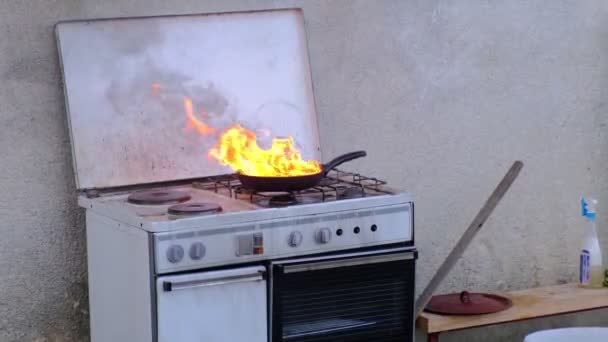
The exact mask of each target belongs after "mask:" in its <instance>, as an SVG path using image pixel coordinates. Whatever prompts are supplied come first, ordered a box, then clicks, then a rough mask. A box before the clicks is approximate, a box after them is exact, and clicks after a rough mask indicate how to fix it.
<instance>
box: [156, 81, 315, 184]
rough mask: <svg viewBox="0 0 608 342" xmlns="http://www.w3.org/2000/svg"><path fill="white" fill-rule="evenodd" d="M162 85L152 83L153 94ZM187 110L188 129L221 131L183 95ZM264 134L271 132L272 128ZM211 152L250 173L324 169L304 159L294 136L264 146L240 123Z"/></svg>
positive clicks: (211, 133)
mask: <svg viewBox="0 0 608 342" xmlns="http://www.w3.org/2000/svg"><path fill="white" fill-rule="evenodd" d="M161 88H162V86H161V85H160V84H158V83H154V84H152V94H153V95H155V96H157V95H158V93H159V91H160V90H161ZM184 110H185V112H186V117H187V126H186V130H196V131H197V132H198V133H199V134H201V135H203V136H217V135H218V130H217V129H216V128H215V127H213V126H211V125H209V124H208V123H206V122H204V120H205V121H206V120H209V115H208V114H207V113H206V112H204V111H201V112H200V115H199V117H200V118H202V119H203V120H201V119H199V117H197V116H196V115H195V110H194V105H193V104H192V100H191V99H190V98H188V97H184ZM264 134H268V135H270V132H264ZM208 155H209V157H211V158H215V159H217V160H218V161H219V162H220V163H221V164H223V165H228V166H230V167H231V168H232V169H233V170H234V171H236V172H239V173H242V174H246V175H249V176H266V177H289V176H302V175H310V174H315V173H319V172H321V171H322V167H321V165H320V164H319V163H318V162H317V161H316V160H303V159H302V155H301V153H300V151H299V150H298V149H297V148H296V147H295V142H294V139H293V137H291V136H289V137H287V138H274V139H273V140H272V145H271V147H270V148H269V149H263V148H261V147H259V146H258V144H257V136H256V134H255V132H254V131H252V130H249V129H247V128H245V127H243V126H241V125H240V124H234V125H232V126H230V127H229V128H228V129H226V130H225V131H223V132H222V134H221V136H219V138H218V141H217V143H216V144H215V146H214V147H213V148H212V149H211V150H210V151H209V153H208Z"/></svg>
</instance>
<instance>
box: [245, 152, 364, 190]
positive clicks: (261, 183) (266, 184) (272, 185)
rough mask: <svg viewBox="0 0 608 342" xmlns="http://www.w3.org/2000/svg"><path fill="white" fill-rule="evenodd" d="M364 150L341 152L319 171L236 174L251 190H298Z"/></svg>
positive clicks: (305, 187)
mask: <svg viewBox="0 0 608 342" xmlns="http://www.w3.org/2000/svg"><path fill="white" fill-rule="evenodd" d="M366 155H367V153H366V152H365V151H356V152H350V153H346V154H343V155H341V156H338V157H336V158H334V159H332V160H331V161H330V162H329V163H326V164H322V165H321V172H318V173H313V174H310V175H303V176H286V177H268V176H249V175H245V174H242V173H239V174H238V177H239V180H240V181H241V184H242V185H243V187H245V188H247V189H249V190H253V191H299V190H304V189H308V188H312V187H313V186H315V185H317V184H318V183H319V182H320V181H321V179H323V177H325V175H327V173H328V172H329V171H331V170H332V169H334V168H336V167H337V166H338V165H341V164H343V163H346V162H347V161H351V160H353V159H357V158H362V157H365V156H366Z"/></svg>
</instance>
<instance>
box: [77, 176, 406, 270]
mask: <svg viewBox="0 0 608 342" xmlns="http://www.w3.org/2000/svg"><path fill="white" fill-rule="evenodd" d="M79 203H80V205H81V206H83V207H85V208H88V209H89V210H92V211H94V212H97V213H99V214H101V215H103V216H107V217H112V218H114V219H116V220H118V221H120V222H123V223H124V224H127V225H129V226H133V227H137V228H139V229H142V230H144V231H146V232H149V233H152V234H153V236H154V249H155V254H154V255H155V271H156V272H157V273H159V274H162V273H169V272H175V271H182V270H188V269H197V268H202V267H211V266H217V265H227V264H236V263H242V262H249V261H255V260H265V259H276V258H282V257H290V256H295V255H306V254H315V253H323V252H331V251H338V250H344V249H352V248H360V247H365V246H375V245H383V244H391V243H400V242H404V241H412V234H413V231H412V223H411V222H412V203H411V198H410V196H409V194H407V193H393V192H391V190H388V189H386V188H385V186H384V182H382V181H380V180H378V179H375V178H369V177H363V176H361V175H360V174H355V173H348V172H343V171H334V172H331V173H330V174H329V175H328V177H326V178H325V179H324V181H323V182H322V184H321V185H319V186H317V187H314V188H311V189H308V190H304V191H299V192H293V193H289V192H285V193H282V192H281V193H261V192H255V191H249V190H247V189H245V188H242V187H241V186H240V183H239V181H238V179H237V178H236V177H235V176H233V175H226V176H221V177H213V178H210V179H206V180H199V181H197V182H193V183H190V184H185V185H174V186H161V187H153V188H150V189H145V190H134V191H126V192H119V193H109V194H107V195H106V194H103V195H102V194H100V193H99V192H97V191H95V192H93V194H91V193H89V196H86V195H85V196H81V197H80V200H79ZM394 222H401V223H402V224H400V225H395V224H394Z"/></svg>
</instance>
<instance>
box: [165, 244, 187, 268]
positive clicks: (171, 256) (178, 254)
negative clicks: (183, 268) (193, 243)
mask: <svg viewBox="0 0 608 342" xmlns="http://www.w3.org/2000/svg"><path fill="white" fill-rule="evenodd" d="M183 258H184V248H183V247H182V246H180V245H171V246H169V248H168V249H167V260H169V262H170V263H172V264H176V263H178V262H180V261H182V259H183Z"/></svg>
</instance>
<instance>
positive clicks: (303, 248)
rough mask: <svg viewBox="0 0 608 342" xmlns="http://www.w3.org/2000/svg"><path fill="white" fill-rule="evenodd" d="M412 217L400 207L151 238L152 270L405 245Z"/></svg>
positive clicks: (409, 206)
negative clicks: (397, 244)
mask: <svg viewBox="0 0 608 342" xmlns="http://www.w3.org/2000/svg"><path fill="white" fill-rule="evenodd" d="M412 211H413V207H412V204H411V203H401V204H395V205H388V206H382V207H375V208H369V209H365V210H357V211H347V212H334V213H324V214H319V215H306V216H300V217H290V218H283V219H274V220H261V221H258V222H252V223H249V224H244V225H233V226H230V227H225V229H221V228H214V229H212V230H210V229H195V230H192V231H188V232H179V233H173V234H165V233H163V234H155V240H154V244H155V249H156V253H155V256H156V260H155V261H156V270H157V272H158V273H159V274H161V273H168V272H175V271H181V270H188V269H197V268H204V267H213V266H217V265H226V264H236V263H244V262H250V261H256V260H267V259H276V258H283V257H291V256H297V255H307V254H316V253H323V252H330V251H338V250H343V249H352V248H358V247H365V246H374V245H381V244H387V243H397V242H406V241H411V240H412V238H413V213H412Z"/></svg>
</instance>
